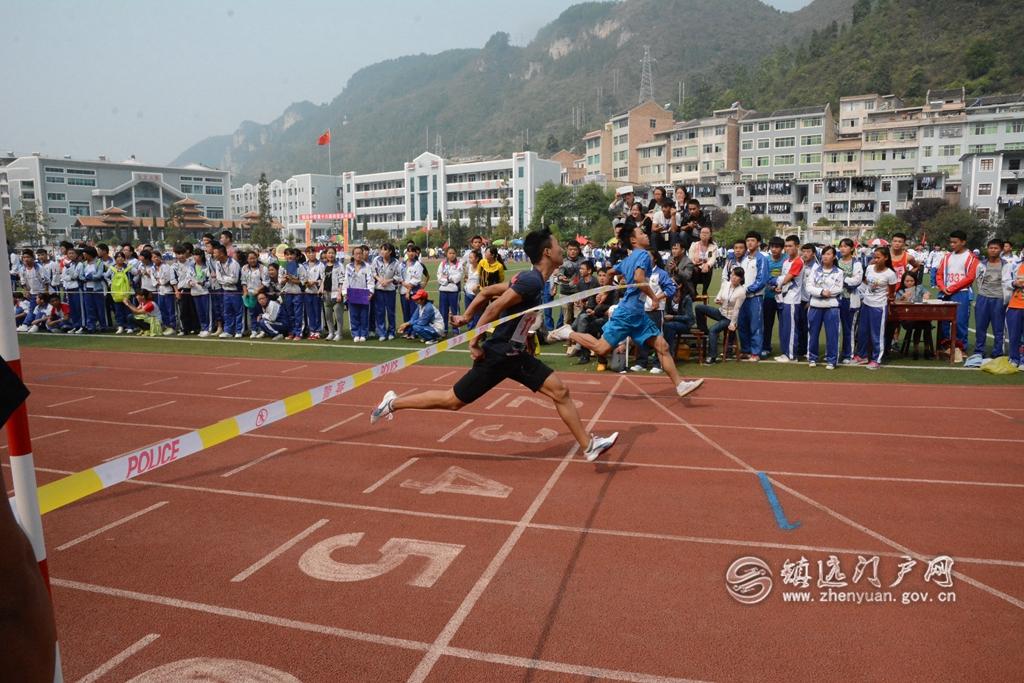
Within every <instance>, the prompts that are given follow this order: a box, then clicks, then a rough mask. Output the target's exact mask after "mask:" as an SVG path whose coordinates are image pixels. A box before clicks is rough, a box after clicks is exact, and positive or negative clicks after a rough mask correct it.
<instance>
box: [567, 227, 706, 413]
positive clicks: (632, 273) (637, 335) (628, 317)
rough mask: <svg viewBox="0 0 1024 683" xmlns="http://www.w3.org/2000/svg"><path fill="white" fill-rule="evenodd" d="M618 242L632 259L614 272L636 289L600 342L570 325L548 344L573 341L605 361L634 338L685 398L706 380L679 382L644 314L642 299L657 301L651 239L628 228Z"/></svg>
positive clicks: (624, 299)
mask: <svg viewBox="0 0 1024 683" xmlns="http://www.w3.org/2000/svg"><path fill="white" fill-rule="evenodd" d="M619 242H621V243H622V244H623V245H628V246H629V250H630V251H629V256H627V257H626V258H625V259H623V260H622V261H619V262H618V263H617V264H615V266H613V269H614V270H616V271H618V273H619V274H620V275H621V276H622V278H623V279H624V280H625V282H626V284H627V285H636V286H635V287H629V288H628V289H626V292H625V294H623V295H622V299H621V300H620V301H619V304H618V306H616V307H615V311H614V312H612V316H611V318H609V319H608V322H607V323H605V326H604V328H603V329H602V330H601V338H600V339H595V338H594V337H592V336H591V335H589V334H583V333H581V332H573V329H572V327H571V326H570V325H562V326H561V327H559V328H558V329H557V330H554V331H552V332H550V333H549V334H548V341H571V342H573V343H574V344H579V345H580V346H582V347H583V348H585V349H589V350H590V352H591V353H593V354H594V355H595V356H599V357H604V356H607V355H608V354H609V353H611V352H612V349H614V348H615V347H616V346H618V345H619V344H621V343H622V342H624V341H625V340H626V339H627V338H629V337H632V338H633V340H634V341H635V342H636V343H637V344H647V345H648V346H650V347H651V348H652V349H654V352H655V353H657V354H658V360H660V361H661V369H662V370H664V371H665V374H666V375H668V378H669V379H670V380H672V386H674V387H675V388H676V394H678V395H679V396H686V395H687V394H689V393H692V392H693V391H695V390H696V389H697V387H699V386H700V385H701V384H703V383H704V380H703V379H697V380H694V381H692V382H687V381H686V380H681V379H679V373H678V372H677V371H676V363H675V360H674V359H673V358H672V354H671V353H670V352H669V349H668V344H667V343H666V342H665V338H664V337H663V336H661V330H659V329H658V326H657V325H655V324H654V321H653V320H651V319H650V318H649V317H647V314H646V313H644V300H643V295H645V294H646V295H647V296H649V297H651V298H652V299H654V298H655V296H654V292H653V291H652V290H651V286H650V285H649V284H647V278H649V277H650V276H651V270H652V267H653V266H652V264H651V255H650V254H649V253H648V251H647V248H648V247H649V246H650V238H649V237H648V236H647V233H645V232H644V231H643V228H642V227H641V226H638V227H635V228H634V227H631V226H630V225H626V226H624V227H622V228H620V229H619Z"/></svg>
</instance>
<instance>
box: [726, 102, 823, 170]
mask: <svg viewBox="0 0 1024 683" xmlns="http://www.w3.org/2000/svg"><path fill="white" fill-rule="evenodd" d="M739 140H740V151H739V172H740V180H767V179H777V180H793V179H801V180H810V179H812V178H816V177H820V176H821V167H822V157H823V154H824V149H825V145H827V144H831V143H833V142H835V140H836V129H835V121H834V120H833V118H832V108H831V105H829V104H825V105H822V106H816V107H800V108H795V109H781V110H778V111H774V112H772V113H771V114H757V113H751V114H749V115H748V116H747V117H746V118H744V119H743V121H742V122H741V123H740V134H739Z"/></svg>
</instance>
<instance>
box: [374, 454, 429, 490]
mask: <svg viewBox="0 0 1024 683" xmlns="http://www.w3.org/2000/svg"><path fill="white" fill-rule="evenodd" d="M417 460H419V458H409V459H408V460H406V461H405V462H403V463H402V464H401V465H399V466H398V467H396V468H395V469H393V470H391V471H390V472H388V473H387V474H385V475H384V476H383V477H381V478H380V479H378V480H377V481H376V482H374V483H373V484H371V485H370V486H369V487H368V488H367V489H366V490H364V491H363V493H373V492H374V491H376V490H377V489H379V488H380V487H381V486H383V485H384V484H385V483H386V482H387V481H388V480H389V479H391V478H392V477H394V476H395V475H396V474H398V473H399V472H401V471H402V470H404V469H405V468H407V467H409V466H410V465H412V464H413V463H414V462H416V461H417Z"/></svg>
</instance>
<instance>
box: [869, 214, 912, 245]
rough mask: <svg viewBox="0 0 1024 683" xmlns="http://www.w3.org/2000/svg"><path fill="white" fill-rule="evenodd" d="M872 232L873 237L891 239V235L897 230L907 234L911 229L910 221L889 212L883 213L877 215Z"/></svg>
mask: <svg viewBox="0 0 1024 683" xmlns="http://www.w3.org/2000/svg"><path fill="white" fill-rule="evenodd" d="M872 232H873V233H874V235H875V237H881V238H882V239H884V240H891V239H892V236H893V235H894V234H896V233H897V232H902V233H905V234H908V235H909V234H910V233H912V232H913V230H911V228H910V223H908V222H906V221H905V220H903V219H902V218H900V217H899V216H896V215H894V214H891V213H883V214H882V215H881V216H879V217H878V221H877V222H876V223H875V227H874V230H872Z"/></svg>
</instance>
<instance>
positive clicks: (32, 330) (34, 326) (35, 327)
mask: <svg viewBox="0 0 1024 683" xmlns="http://www.w3.org/2000/svg"><path fill="white" fill-rule="evenodd" d="M25 331H26V332H28V333H29V334H32V333H33V332H38V331H39V325H33V326H32V327H30V328H28V329H27V330H25Z"/></svg>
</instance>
